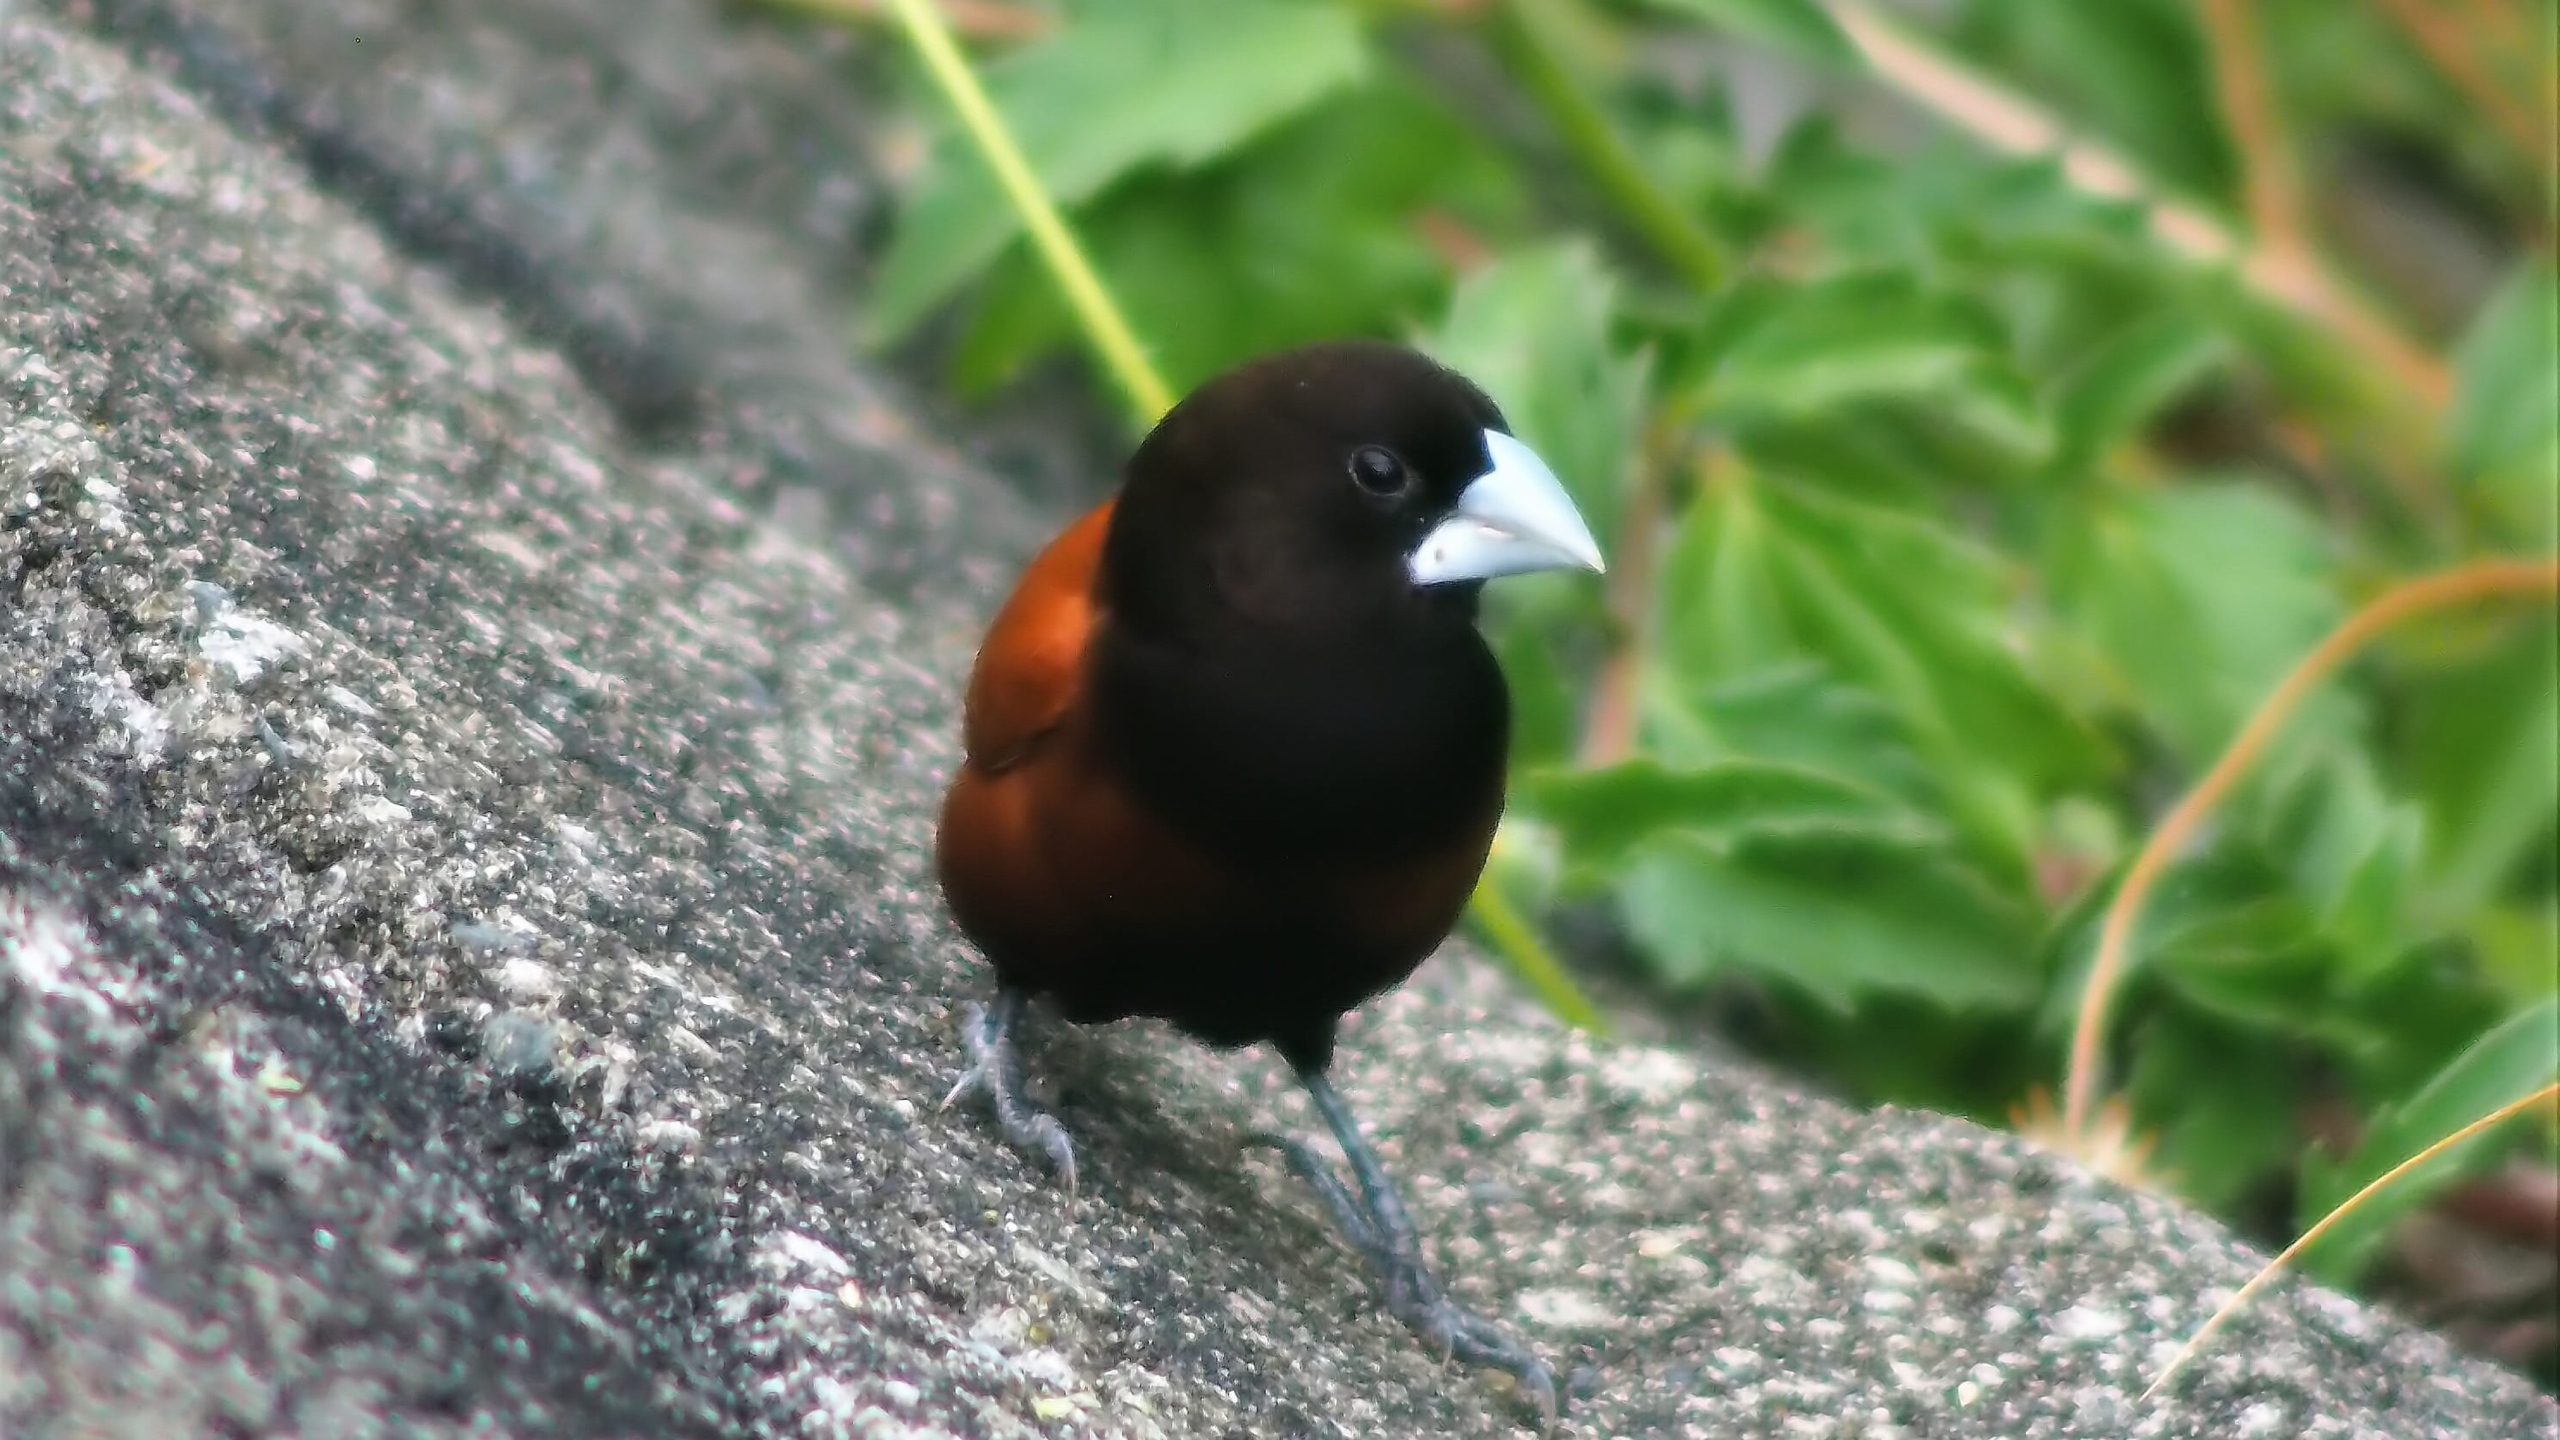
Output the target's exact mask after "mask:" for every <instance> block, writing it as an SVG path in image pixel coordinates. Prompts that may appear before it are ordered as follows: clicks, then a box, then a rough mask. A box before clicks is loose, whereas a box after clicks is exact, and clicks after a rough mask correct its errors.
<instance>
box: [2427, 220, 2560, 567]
mask: <svg viewBox="0 0 2560 1440" xmlns="http://www.w3.org/2000/svg"><path fill="white" fill-rule="evenodd" d="M2555 395H2560V274H2555V272H2552V264H2550V261H2547V259H2529V261H2524V264H2522V266H2516V274H2511V277H2509V279H2506V284H2501V287H2499V292H2496V295H2491V297H2488V305H2483V307H2481V315H2478V318H2476V320H2473V323H2470V333H2465V336H2463V346H2460V351H2458V354H2455V397H2452V464H2455V471H2458V474H2460V477H2463V479H2465V482H2473V484H2534V487H2537V489H2540V492H2542V500H2545V502H2550V497H2552V492H2555V487H2560V405H2555V402H2552V397H2555ZM2540 538H2542V543H2550V533H2545V536H2540Z"/></svg>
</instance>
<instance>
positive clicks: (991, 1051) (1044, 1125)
mask: <svg viewBox="0 0 2560 1440" xmlns="http://www.w3.org/2000/svg"><path fill="white" fill-rule="evenodd" d="M1021 1014H1022V1001H1021V999H1020V998H1019V997H1018V996H1014V995H1010V994H1006V995H999V996H997V998H996V1004H995V1007H994V1008H993V1009H989V1008H987V1007H985V1006H980V1005H971V1006H970V1007H969V1008H968V1009H967V1010H966V1011H965V1012H963V1015H962V1020H961V1031H960V1033H961V1039H962V1042H963V1043H964V1044H965V1045H967V1047H968V1050H969V1068H968V1069H967V1070H964V1071H962V1072H961V1074H960V1080H959V1083H957V1084H955V1085H953V1086H952V1087H951V1093H950V1094H948V1095H945V1096H944V1097H942V1103H943V1105H944V1106H945V1107H946V1108H948V1107H949V1106H950V1105H951V1104H952V1103H953V1102H954V1101H956V1100H958V1099H959V1098H960V1097H961V1096H963V1095H966V1094H969V1093H970V1092H971V1091H977V1092H980V1093H982V1094H984V1095H985V1096H986V1097H987V1102H988V1105H989V1107H990V1108H992V1109H993V1110H994V1111H995V1112H996V1126H997V1128H998V1129H1000V1130H1002V1131H1003V1132H1004V1138H1005V1141H1006V1143H1007V1144H1010V1145H1011V1146H1013V1148H1014V1149H1016V1150H1020V1151H1022V1152H1023V1153H1024V1154H1028V1155H1039V1156H1043V1157H1045V1158H1046V1159H1047V1160H1048V1162H1049V1166H1050V1168H1051V1169H1052V1170H1055V1171H1056V1172H1057V1175H1058V1180H1059V1183H1060V1184H1062V1185H1064V1186H1065V1187H1066V1191H1067V1194H1068V1195H1069V1196H1070V1197H1073V1196H1074V1194H1075V1193H1076V1146H1075V1141H1074V1140H1073V1139H1071V1138H1069V1136H1068V1135H1067V1127H1066V1126H1064V1125H1062V1124H1060V1123H1058V1117H1057V1116H1055V1115H1052V1114H1050V1113H1049V1112H1048V1111H1046V1110H1044V1109H1042V1108H1040V1106H1039V1105H1038V1104H1036V1103H1034V1102H1033V1101H1032V1099H1031V1098H1030V1097H1029V1096H1027V1095H1025V1094H1024V1093H1023V1086H1022V1063H1021V1057H1020V1056H1019V1055H1018V1054H1017V1053H1016V1052H1015V1050H1014V1041H1013V1022H1014V1021H1015V1020H1017V1019H1019V1018H1020V1017H1021Z"/></svg>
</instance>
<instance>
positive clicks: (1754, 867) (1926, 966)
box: [1618, 827, 2036, 1011]
mask: <svg viewBox="0 0 2560 1440" xmlns="http://www.w3.org/2000/svg"><path fill="white" fill-rule="evenodd" d="M1618 905H1619V911H1620V914H1621V915H1622V916H1623V918H1624V920H1625V922H1626V925H1627V929H1628V932H1629V933H1630V934H1631V935H1633V936H1634V937H1635V938H1636V940H1637V941H1638V943H1639V944H1640V945H1641V946H1642V947H1643V950H1644V953H1645V955H1646V957H1647V958H1648V959H1649V960H1651V961H1652V962H1653V963H1654V964H1655V965H1657V966H1659V967H1660V968H1661V970H1662V972H1663V975H1664V978H1666V979H1667V980H1670V981H1672V982H1673V983H1675V984H1696V983H1699V982H1701V981H1703V980H1705V979H1707V978H1708V977H1709V976H1711V975H1713V974H1715V973H1716V972H1718V971H1720V970H1723V969H1727V968H1740V969H1746V970H1750V971H1754V972H1757V973H1759V974H1762V975H1765V976H1769V977H1772V978H1775V979H1779V980H1783V981H1785V982H1787V983H1788V984H1790V985H1792V986H1794V987H1796V988H1797V989H1799V990H1801V991H1802V992H1803V993H1805V994H1807V995H1809V996H1811V997H1813V998H1814V999H1816V1000H1819V1001H1820V1002H1822V1003H1823V1004H1825V1005H1828V1006H1830V1007H1832V1008H1834V1009H1836V1010H1840V1011H1848V1010H1851V1009H1854V1008H1855V1007H1856V1006H1857V1004H1858V1003H1859V1001H1860V1000H1861V999H1862V998H1864V997H1866V996H1869V995H1873V994H1879V993H1881V994H1898V995H1907V996H1916V997H1919V998H1922V999H1926V1000H1928V1001H1931V1002H1933V1003H1934V1004H1937V1005H1939V1006H1942V1007H1945V1008H1947V1009H1950V1010H1966V1009H1976V1008H2010V1007H2017V1006H2023V1005H2025V1004H2026V1003H2028V1002H2029V1001H2030V1000H2032V999H2033V997H2034V994H2035V989H2036V984H2035V973H2034V969H2033V967H2032V963H2031V960H2030V949H2031V943H2032V932H2031V930H2030V927H2029V924H2028V919H2027V916H2026V914H2025V912H2024V911H2023V910H2021V909H2020V908H2019V907H2017V906H2015V905H2013V904H2012V903H2010V902H2009V901H2007V900H2006V899H2004V898H2003V897H2002V896H2001V895H2000V894H1999V893H1998V892H1997V891H1996V890H1994V889H1993V888H1992V887H1991V886H1989V885H1987V884H1985V883H1983V882H1982V880H1981V879H1980V878H1979V877H1977V876H1976V875H1974V874H1973V873H1971V872H1970V871H1969V870H1968V869H1967V868H1966V867H1965V865H1964V864H1963V863H1962V862H1961V861H1960V860H1959V859H1957V858H1956V857H1955V856H1954V855H1953V854H1951V853H1950V852H1949V851H1948V850H1947V849H1946V848H1945V847H1943V846H1941V845H1937V844H1934V843H1930V842H1927V841H1922V840H1917V839H1913V838H1909V837H1905V836H1895V835H1890V834H1885V833H1880V832H1875V831H1868V830H1858V829H1829V828H1819V827H1813V828H1806V829H1801V830H1792V831H1790V830H1770V831H1762V832H1745V833H1742V834H1738V835H1736V836H1734V837H1732V838H1731V840H1730V841H1729V842H1728V843H1722V844H1716V843H1710V842H1708V841H1706V840H1702V839H1700V838H1698V837H1695V836H1689V835H1680V834H1671V835H1665V836H1662V837H1660V838H1658V839H1656V840H1655V841H1653V842H1652V843H1650V844H1648V845H1646V846H1645V847H1644V848H1643V849H1642V850H1641V851H1640V852H1639V853H1637V854H1636V855H1635V856H1633V858H1632V859H1631V860H1630V862H1629V864H1628V866H1627V870H1626V875H1625V878H1624V880H1623V881H1621V883H1620V885H1619V887H1618Z"/></svg>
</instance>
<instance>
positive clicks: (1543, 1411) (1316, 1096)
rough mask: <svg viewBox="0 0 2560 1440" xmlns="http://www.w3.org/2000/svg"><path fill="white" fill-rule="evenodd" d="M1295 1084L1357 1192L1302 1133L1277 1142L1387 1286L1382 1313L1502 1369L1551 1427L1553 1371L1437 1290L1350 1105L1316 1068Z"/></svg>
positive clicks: (1436, 1345)
mask: <svg viewBox="0 0 2560 1440" xmlns="http://www.w3.org/2000/svg"><path fill="white" fill-rule="evenodd" d="M1298 1083H1300V1084H1302V1085H1304V1086H1306V1088H1307V1098H1309V1099H1310V1100H1312V1101H1314V1102H1315V1107H1316V1113H1317V1114H1319V1115H1321V1116H1323V1117H1324V1123H1325V1128H1326V1129H1328V1130H1331V1131H1332V1132H1333V1138H1334V1143H1336V1144H1338V1145H1340V1146H1341V1147H1342V1155H1343V1158H1344V1159H1345V1160H1347V1161H1349V1162H1350V1164H1351V1178H1352V1180H1353V1182H1354V1183H1355V1184H1357V1185H1358V1186H1359V1194H1358V1195H1357V1196H1356V1197H1355V1196H1354V1195H1353V1194H1352V1193H1351V1192H1350V1191H1349V1190H1348V1189H1346V1188H1345V1187H1344V1186H1343V1183H1342V1180H1341V1178H1340V1177H1339V1176H1337V1175H1336V1174H1335V1173H1334V1171H1333V1168H1332V1167H1331V1166H1329V1165H1327V1164H1326V1163H1325V1162H1324V1159H1323V1157H1322V1156H1320V1155H1318V1154H1317V1153H1316V1151H1315V1147H1313V1146H1311V1145H1309V1144H1308V1143H1307V1142H1305V1141H1304V1140H1299V1139H1296V1138H1294V1137H1282V1138H1280V1139H1279V1140H1278V1141H1277V1143H1278V1145H1279V1147H1280V1149H1281V1151H1282V1153H1284V1154H1285V1155H1287V1156H1288V1159H1289V1168H1290V1169H1292V1170H1294V1171H1296V1172H1297V1173H1298V1176H1299V1178H1301V1179H1303V1180H1305V1181H1306V1182H1307V1184H1308V1185H1309V1186H1310V1187H1311V1188H1312V1189H1314V1191H1315V1192H1316V1199H1317V1200H1318V1201H1319V1202H1321V1203H1322V1204H1323V1206H1324V1208H1325V1211H1326V1213H1327V1214H1329V1215H1330V1216H1331V1217H1332V1219H1333V1223H1334V1225H1335V1226H1336V1227H1337V1228H1338V1229H1340V1230H1341V1231H1342V1233H1343V1236H1344V1238H1345V1239H1348V1240H1349V1241H1350V1242H1351V1245H1352V1248H1354V1249H1356V1250H1358V1251H1359V1252H1360V1253H1361V1254H1362V1255H1365V1256H1367V1257H1368V1260H1369V1265H1370V1268H1371V1269H1373V1270H1375V1271H1376V1272H1377V1274H1378V1280H1379V1283H1380V1284H1381V1285H1382V1286H1383V1287H1384V1288H1385V1290H1386V1300H1387V1311H1388V1313H1389V1314H1392V1315H1394V1316H1395V1317H1396V1318H1397V1319H1399V1320H1401V1321H1403V1322H1404V1323H1405V1325H1406V1326H1407V1327H1408V1328H1410V1329H1411V1330H1412V1331H1413V1332H1414V1333H1415V1334H1416V1335H1419V1336H1421V1337H1422V1339H1423V1341H1424V1342H1425V1343H1426V1344H1428V1345H1430V1346H1431V1347H1432V1348H1433V1349H1435V1350H1437V1351H1439V1352H1440V1353H1441V1354H1443V1355H1446V1356H1451V1357H1453V1358H1455V1359H1459V1360H1463V1361H1465V1362H1467V1363H1468V1364H1470V1365H1482V1366H1487V1367H1489V1368H1492V1369H1496V1370H1502V1371H1506V1372H1508V1373H1509V1374H1510V1375H1511V1376H1512V1378H1514V1379H1516V1380H1518V1381H1519V1382H1520V1388H1521V1389H1522V1390H1524V1391H1526V1392H1528V1395H1529V1398H1530V1400H1531V1401H1532V1402H1533V1403H1535V1404H1536V1405H1537V1407H1538V1413H1539V1414H1540V1415H1541V1416H1543V1417H1544V1418H1545V1420H1546V1422H1547V1423H1548V1424H1549V1425H1550V1426H1552V1425H1553V1424H1554V1423H1555V1419H1556V1381H1555V1373H1554V1372H1553V1371H1551V1370H1549V1369H1548V1368H1547V1364H1546V1362H1545V1361H1543V1360H1540V1359H1539V1358H1538V1357H1537V1355H1536V1354H1535V1353H1534V1352H1532V1351H1531V1350H1530V1349H1529V1348H1528V1347H1527V1346H1525V1345H1523V1344H1521V1343H1520V1342H1519V1341H1518V1340H1515V1339H1513V1338H1512V1337H1511V1335H1510V1334H1509V1333H1508V1332H1506V1331H1504V1330H1503V1329H1502V1327H1500V1326H1498V1325H1496V1324H1494V1323H1493V1322H1492V1321H1490V1320H1487V1319H1485V1318H1484V1317H1483V1316H1481V1315H1478V1314H1476V1313H1474V1312H1473V1311H1471V1310H1467V1309H1464V1308H1462V1307H1461V1306H1459V1305H1458V1304H1457V1303H1456V1302H1455V1301H1453V1300H1451V1299H1450V1298H1449V1297H1448V1296H1446V1295H1444V1294H1442V1293H1441V1291H1440V1284H1439V1282H1438V1281H1437V1280H1434V1279H1433V1278H1432V1276H1431V1269H1430V1267H1429V1266H1428V1265H1427V1264H1425V1263H1424V1261H1423V1258H1422V1237H1421V1235H1420V1233H1419V1232H1417V1231H1416V1230H1415V1229H1414V1224H1413V1217H1412V1216H1411V1215H1410V1214H1408V1213H1407V1212H1406V1210H1405V1208H1404V1201H1403V1200H1402V1199H1400V1198H1398V1197H1397V1195H1396V1191H1395V1185H1394V1183H1393V1182H1392V1181H1390V1180H1389V1179H1388V1178H1387V1169H1386V1166H1385V1165H1384V1164H1383V1163H1381V1162H1380V1161H1379V1159H1378V1152H1377V1151H1375V1150H1373V1149H1371V1148H1370V1146H1369V1142H1368V1140H1367V1139H1366V1138H1365V1137H1363V1136H1362V1135H1361V1133H1360V1122H1359V1121H1358V1120H1356V1119H1354V1118H1353V1117H1352V1114H1351V1107H1350V1106H1348V1105H1346V1104H1344V1103H1343V1100H1342V1096H1341V1094H1340V1093H1339V1092H1337V1091H1336V1090H1335V1089H1334V1088H1333V1082H1332V1081H1330V1080H1328V1079H1326V1078H1325V1074H1324V1072H1323V1071H1322V1070H1319V1069H1315V1068H1312V1067H1308V1066H1301V1067H1299V1069H1298Z"/></svg>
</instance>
